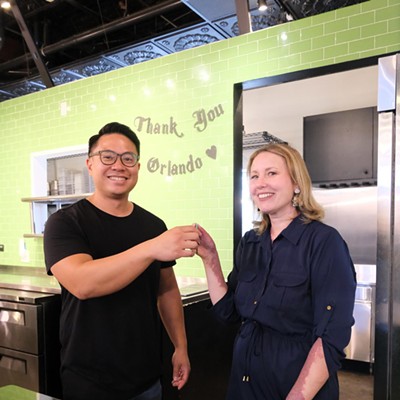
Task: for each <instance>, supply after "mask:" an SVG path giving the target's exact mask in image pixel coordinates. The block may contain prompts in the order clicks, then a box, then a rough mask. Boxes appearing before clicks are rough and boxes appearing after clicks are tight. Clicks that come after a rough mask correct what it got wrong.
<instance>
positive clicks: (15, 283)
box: [0, 265, 209, 305]
mask: <svg viewBox="0 0 400 400" xmlns="http://www.w3.org/2000/svg"><path fill="white" fill-rule="evenodd" d="M177 281H178V286H179V290H180V292H181V295H182V302H183V305H187V304H190V303H192V302H195V301H200V300H204V299H207V298H208V297H209V295H208V290H207V283H206V279H205V278H200V277H199V278H197V277H177ZM0 288H5V289H18V290H23V291H31V292H37V293H52V294H60V293H61V288H60V285H59V283H58V281H57V279H56V278H54V277H53V276H49V275H47V274H46V270H45V268H44V267H43V268H37V267H19V266H8V265H0Z"/></svg>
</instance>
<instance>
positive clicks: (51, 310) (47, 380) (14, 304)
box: [0, 288, 61, 397]
mask: <svg viewBox="0 0 400 400" xmlns="http://www.w3.org/2000/svg"><path fill="white" fill-rule="evenodd" d="M59 313H60V296H59V295H55V294H49V293H38V292H30V291H22V290H15V289H8V288H0V387H2V386H6V385H17V386H21V387H24V388H26V389H30V390H33V391H35V392H40V393H43V394H47V395H51V396H55V397H60V392H61V391H60V387H61V385H60V379H59V353H60V345H59V341H58V331H59V328H58V326H59V325H58V321H59Z"/></svg>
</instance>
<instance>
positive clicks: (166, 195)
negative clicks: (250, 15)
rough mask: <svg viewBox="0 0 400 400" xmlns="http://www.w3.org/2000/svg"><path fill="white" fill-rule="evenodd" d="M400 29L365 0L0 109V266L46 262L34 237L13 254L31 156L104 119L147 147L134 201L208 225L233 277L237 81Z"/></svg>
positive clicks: (394, 11) (340, 58)
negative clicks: (24, 252)
mask: <svg viewBox="0 0 400 400" xmlns="http://www.w3.org/2000/svg"><path fill="white" fill-rule="evenodd" d="M395 3H396V4H395ZM399 22H400V9H399V5H398V4H397V2H393V0H371V1H368V2H363V3H361V4H358V5H354V6H349V7H344V8H342V9H340V10H337V11H335V12H328V13H324V14H321V15H319V16H315V17H310V18H305V19H302V20H298V21H292V22H290V23H287V24H282V25H279V26H274V27H271V28H268V29H265V30H261V31H257V32H253V33H250V34H246V35H241V36H239V37H236V38H232V39H228V40H223V41H220V42H216V43H212V44H210V45H206V46H201V47H199V48H195V49H192V50H187V51H182V52H180V53H175V54H172V55H169V56H164V57H160V58H158V59H155V60H151V61H146V62H144V63H140V64H136V65H133V66H130V67H126V68H122V69H119V70H117V71H112V72H109V73H105V74H101V75H97V76H93V77H91V78H87V79H83V80H80V81H75V82H72V83H69V84H65V85H62V86H57V87H55V88H51V89H46V90H44V91H42V92H37V93H33V94H30V95H27V96H22V97H20V98H16V99H14V100H8V101H5V102H2V103H0V125H1V127H2V129H1V132H0V137H1V147H0V171H1V174H0V185H1V188H2V195H1V196H0V211H1V212H0V244H3V245H4V251H3V252H0V263H1V264H5V265H7V264H8V265H23V266H32V267H43V265H44V257H43V241H42V239H40V238H34V239H26V240H25V245H26V249H27V251H28V253H29V260H25V259H24V260H22V259H21V258H20V254H19V246H20V239H21V238H22V236H23V234H24V233H26V232H27V231H29V229H30V215H29V206H28V204H27V203H23V202H21V198H23V197H29V196H31V195H32V194H33V193H32V183H31V161H30V160H31V154H32V153H35V152H45V151H50V150H53V149H60V148H64V147H69V146H76V145H81V144H85V143H86V142H87V139H88V137H89V136H90V135H92V134H93V133H95V132H97V131H98V130H99V128H100V127H101V126H102V125H103V124H105V123H107V122H111V121H120V122H122V123H126V124H128V125H130V126H131V127H132V128H134V129H135V130H136V131H137V132H138V134H139V135H140V138H141V140H142V144H143V152H142V157H141V171H140V178H139V183H138V186H137V188H135V190H134V193H133V194H132V200H134V201H137V202H138V204H140V205H143V206H144V207H146V208H147V209H149V210H150V211H152V212H154V213H155V214H157V215H159V216H160V217H162V218H163V219H164V220H165V221H166V223H167V225H168V226H169V227H172V226H175V225H182V224H185V223H193V222H197V223H200V224H202V225H203V226H205V227H206V228H207V229H208V230H209V231H210V233H211V234H212V235H213V237H214V238H215V241H216V243H217V246H218V248H219V250H220V256H221V261H222V264H223V267H224V270H225V271H230V269H231V267H232V260H233V254H234V251H233V250H234V249H233V247H234V246H233V240H232V238H233V225H234V216H233V215H234V214H233V212H234V211H233V203H234V200H233V197H234V191H235V188H234V187H233V182H234V179H233V175H234V165H233V164H234V161H233V147H234V146H233V130H234V128H233V109H232V108H233V103H234V102H233V86H234V85H235V84H237V83H238V82H244V81H247V80H251V79H257V78H262V77H266V76H278V75H281V74H285V73H290V72H294V71H301V70H304V71H305V70H307V69H310V68H317V67H321V66H327V65H332V64H337V63H343V62H345V61H352V60H359V59H363V58H368V57H376V56H378V55H383V54H387V53H390V52H394V51H399V50H400V24H399ZM282 33H285V35H282ZM292 96H293V95H292ZM282 107H284V103H283V104H282ZM140 121H146V124H144V125H143V124H142V125H140ZM147 122H149V123H151V125H149V124H147ZM157 124H158V125H157ZM206 124H207V125H206ZM276 125H278V126H279V124H278V123H277V124H276ZM161 126H168V128H167V129H165V132H164V133H162V132H160V131H158V130H157V129H158V128H156V127H161ZM251 129H252V128H251ZM276 133H277V134H279V132H276ZM190 156H192V159H193V162H194V161H195V160H197V159H199V160H197V166H198V168H196V169H192V167H190V169H191V171H187V173H186V174H183V173H181V174H179V173H176V172H174V171H176V170H173V169H171V170H170V172H169V170H168V166H169V165H170V166H171V168H173V165H176V166H178V165H181V164H184V165H185V166H187V165H188V163H189V165H190V166H191V162H190V160H191V158H190ZM37 178H40V177H33V179H37ZM176 270H177V273H178V274H179V275H189V276H202V275H204V271H203V267H202V265H201V262H200V260H199V259H198V258H197V257H195V258H193V259H185V260H180V261H179V262H178V265H177V267H176Z"/></svg>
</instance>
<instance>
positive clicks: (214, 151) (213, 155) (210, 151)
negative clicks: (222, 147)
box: [206, 145, 217, 160]
mask: <svg viewBox="0 0 400 400" xmlns="http://www.w3.org/2000/svg"><path fill="white" fill-rule="evenodd" d="M206 154H207V155H208V157H210V158H212V159H213V160H215V159H216V158H217V148H216V147H215V146H214V145H213V146H211V147H210V148H209V149H207V150H206Z"/></svg>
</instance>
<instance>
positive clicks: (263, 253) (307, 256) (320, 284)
mask: <svg viewBox="0 0 400 400" xmlns="http://www.w3.org/2000/svg"><path fill="white" fill-rule="evenodd" d="M248 174H249V178H250V193H251V196H252V199H253V202H254V204H255V206H256V207H257V208H258V209H259V210H260V214H261V221H259V222H258V223H257V224H256V225H255V228H254V229H253V230H251V231H249V232H247V233H246V234H245V235H244V236H243V238H242V240H241V242H240V244H239V246H238V248H237V251H236V257H235V265H234V268H233V270H232V271H231V273H230V274H229V276H228V281H227V283H226V282H225V280H224V277H223V274H222V270H221V266H220V263H219V257H218V253H217V250H216V247H215V244H214V242H213V240H212V238H211V236H210V235H209V234H208V233H207V232H206V231H205V230H204V229H203V228H202V227H199V230H200V233H201V243H200V246H199V248H198V254H199V256H200V257H201V258H202V260H203V263H204V266H205V270H206V276H207V280H208V286H209V291H210V297H211V300H212V302H213V310H214V312H215V313H216V314H217V315H218V316H219V317H221V318H223V319H224V320H226V321H232V322H238V321H241V326H240V329H239V332H238V334H237V337H236V340H235V344H234V350H233V357H232V370H231V377H230V381H229V387H228V394H227V399H228V400H280V399H286V400H308V399H318V400H337V399H338V398H339V385H338V379H337V370H338V369H339V368H340V366H341V360H342V359H343V358H344V352H343V350H344V348H345V347H346V346H347V344H348V342H349V340H350V335H351V326H352V325H353V323H354V319H353V307H354V295H355V288H356V280H355V271H354V266H353V263H352V261H351V258H350V255H349V251H348V248H347V245H346V243H345V242H344V240H343V239H342V237H341V236H340V234H339V233H338V232H337V231H336V230H335V229H334V228H332V227H330V226H327V225H325V224H323V223H322V222H320V220H321V219H322V217H323V211H322V208H321V207H320V206H319V204H318V203H316V201H315V200H314V198H313V196H312V192H311V181H310V178H309V175H308V172H307V169H306V167H305V164H304V161H303V159H302V158H301V156H300V154H299V153H298V152H297V151H296V150H295V149H293V148H292V147H290V146H288V145H285V144H270V145H266V146H264V147H262V148H260V149H258V150H256V152H254V153H253V155H252V156H251V157H250V161H249V166H248Z"/></svg>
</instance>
